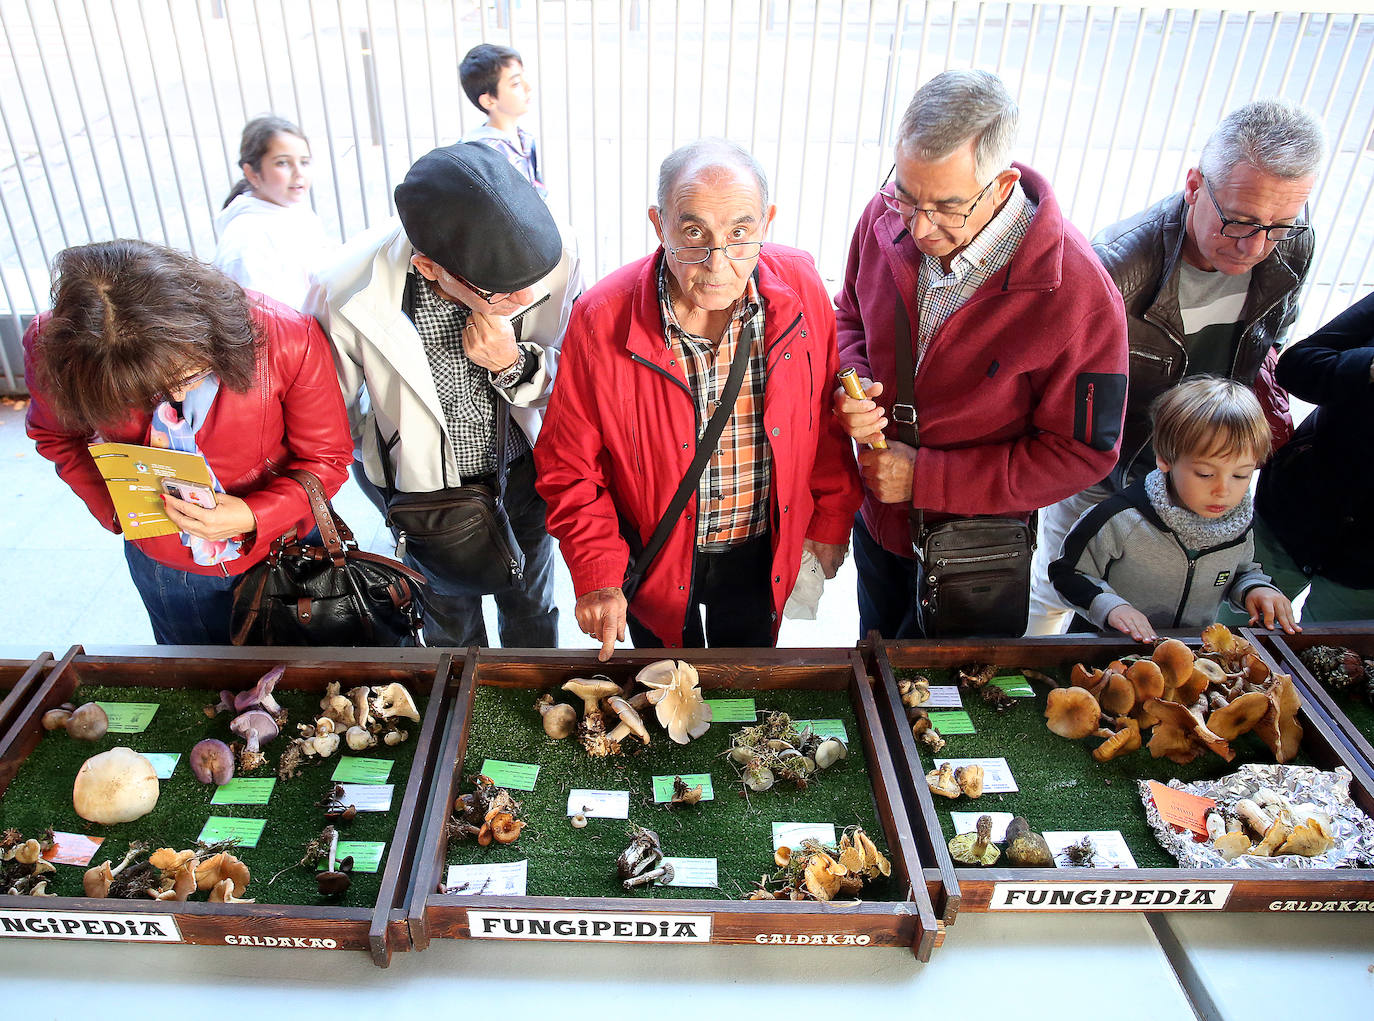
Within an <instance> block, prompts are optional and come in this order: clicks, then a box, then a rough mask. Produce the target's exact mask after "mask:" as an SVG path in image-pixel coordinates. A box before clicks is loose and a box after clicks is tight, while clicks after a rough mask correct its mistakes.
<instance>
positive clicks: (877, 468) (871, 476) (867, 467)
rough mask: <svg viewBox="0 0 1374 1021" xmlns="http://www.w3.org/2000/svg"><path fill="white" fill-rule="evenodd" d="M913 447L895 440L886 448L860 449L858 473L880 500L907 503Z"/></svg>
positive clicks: (881, 501)
mask: <svg viewBox="0 0 1374 1021" xmlns="http://www.w3.org/2000/svg"><path fill="white" fill-rule="evenodd" d="M915 467H916V448H915V447H908V446H907V445H906V444H905V443H898V442H897V441H896V440H888V441H887V449H886V450H861V451H859V474H860V475H862V476H863V480H864V485H865V486H867V487H868V491H869V492H870V493H872V494H873V495H874V497H876V498H877V500H878V502H879V503H910V502H911V494H912V478H913V475H914V473H915Z"/></svg>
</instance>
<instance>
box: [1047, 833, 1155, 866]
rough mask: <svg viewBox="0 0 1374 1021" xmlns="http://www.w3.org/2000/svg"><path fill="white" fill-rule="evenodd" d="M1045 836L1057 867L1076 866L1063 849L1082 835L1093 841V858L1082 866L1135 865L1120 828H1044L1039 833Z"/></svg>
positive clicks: (1074, 842) (1076, 841) (1081, 837)
mask: <svg viewBox="0 0 1374 1021" xmlns="http://www.w3.org/2000/svg"><path fill="white" fill-rule="evenodd" d="M1041 836H1043V837H1044V838H1045V843H1047V844H1049V845H1050V853H1051V854H1053V855H1054V864H1055V865H1057V866H1058V867H1059V868H1077V867H1078V866H1073V865H1070V864H1069V860H1068V858H1067V857H1065V855H1064V849H1065V848H1067V847H1068V846H1069V845H1070V844H1076V843H1078V842H1079V841H1080V840H1082V839H1083V838H1084V837H1088V838H1089V839H1090V840H1092V842H1093V860H1092V862H1091V863H1090V864H1088V865H1086V866H1084V867H1086V868H1092V869H1133V868H1135V867H1136V865H1135V858H1133V857H1131V849H1130V848H1129V847H1127V846H1126V838H1125V837H1123V836H1122V835H1121V831H1120V830H1046V831H1045V832H1044V833H1042V834H1041Z"/></svg>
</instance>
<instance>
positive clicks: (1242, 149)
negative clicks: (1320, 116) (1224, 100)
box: [1198, 99, 1325, 184]
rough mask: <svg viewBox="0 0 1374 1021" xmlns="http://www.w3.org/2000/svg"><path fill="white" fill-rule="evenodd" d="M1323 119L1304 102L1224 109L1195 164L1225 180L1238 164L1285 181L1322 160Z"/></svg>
mask: <svg viewBox="0 0 1374 1021" xmlns="http://www.w3.org/2000/svg"><path fill="white" fill-rule="evenodd" d="M1324 148H1325V145H1324V141H1323V136H1322V129H1321V125H1320V124H1318V123H1317V119H1316V118H1315V117H1313V116H1312V115H1311V114H1310V113H1308V112H1307V111H1306V110H1304V109H1303V108H1302V107H1300V106H1297V105H1295V104H1293V103H1285V102H1282V101H1280V100H1276V99H1261V100H1257V101H1256V102H1254V103H1247V104H1246V105H1245V106H1242V107H1240V108H1239V109H1236V110H1232V111H1231V112H1230V113H1228V114H1227V115H1226V117H1225V118H1224V119H1223V120H1222V122H1221V123H1220V124H1218V125H1217V127H1216V130H1215V131H1213V132H1212V134H1211V137H1209V138H1208V139H1207V142H1206V144H1205V145H1203V147H1202V155H1201V157H1199V159H1198V169H1199V170H1201V171H1202V175H1203V176H1204V177H1206V178H1207V179H1208V180H1209V181H1212V182H1213V183H1214V184H1225V183H1226V182H1227V181H1228V180H1229V179H1230V177H1231V171H1232V170H1233V169H1234V168H1235V167H1236V165H1237V164H1240V163H1247V164H1249V165H1250V166H1252V167H1254V168H1255V169H1256V170H1258V171H1260V172H1261V173H1265V174H1268V175H1270V176H1271V177H1277V178H1281V179H1282V180H1285V181H1292V180H1297V179H1298V178H1303V177H1310V176H1312V175H1313V174H1315V173H1316V172H1317V171H1318V170H1319V169H1320V168H1321V163H1322V154H1323V150H1324Z"/></svg>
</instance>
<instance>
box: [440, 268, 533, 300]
mask: <svg viewBox="0 0 1374 1021" xmlns="http://www.w3.org/2000/svg"><path fill="white" fill-rule="evenodd" d="M446 272H447V273H448V275H449V276H451V277H453V279H454V280H457V281H458V282H459V283H460V284H462V285H463V286H464V287H466V288H467V289H468V290H469V291H471V292H472V293H473V294H475V295H477V297H479V298H481V299H482V300H483V301H485V302H486V303H487V304H488V305H499V304H500V303H501V302H503V301H505V300H506V299H507V298H509V297H510V296H511V295H512V294H515V293H516V292H515V291H488V290H485V289H484V288H481V287H478V286H477V285H476V284H474V283H473V282H472V281H471V280H469V279H468V278H467V277H465V276H459V275H458V274H457V273H455V272H453V270H447V271H446Z"/></svg>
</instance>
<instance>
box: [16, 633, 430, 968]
mask: <svg viewBox="0 0 1374 1021" xmlns="http://www.w3.org/2000/svg"><path fill="white" fill-rule="evenodd" d="M120 651H121V652H125V653H127V654H121V655H109V656H107V655H87V654H85V652H84V650H83V648H82V647H81V646H79V645H78V646H74V647H73V648H72V649H71V651H69V652H68V653H67V654H66V655H65V656H64V657H63V658H62V660H61V661H60V662H59V663H58V664H57V665H56V666H55V667H54V668H53V670H52V672H51V673H50V674H49V675H48V678H47V680H46V681H45V682H44V683H43V684H41V685H39V686H37V688H36V691H35V693H34V694H33V696H32V698H31V699H30V700H29V702H28V704H27V706H26V707H25V710H24V712H23V713H22V714H21V715H20V716H19V717H18V718H17V719H16V721H15V722H14V723H13V724H12V725H11V727H10V728H9V730H8V732H7V733H5V734H4V736H3V738H0V797H3V795H4V791H5V790H6V788H8V786H9V784H10V781H11V780H13V779H14V776H15V774H16V773H17V772H18V770H19V768H20V766H21V765H22V764H23V762H24V760H25V759H26V758H27V757H28V756H29V754H30V753H32V751H33V750H34V748H35V747H37V745H38V743H39V741H41V740H42V739H43V734H44V731H43V726H42V716H43V713H44V712H46V711H47V710H48V709H51V708H53V707H55V706H58V705H60V704H62V703H63V702H65V701H68V700H69V699H70V698H71V695H72V693H73V691H75V689H76V688H77V687H78V686H80V685H82V684H99V685H119V686H130V687H133V686H142V687H153V688H187V687H190V688H204V689H205V690H206V694H207V701H210V702H212V701H214V700H215V699H217V697H218V692H219V690H220V689H221V688H229V689H231V690H234V691H242V690H246V689H247V688H249V687H251V686H252V685H253V684H254V683H255V682H256V681H257V679H258V678H259V677H261V676H262V675H263V674H264V673H266V672H267V671H268V670H269V669H271V668H272V667H273V666H275V665H277V664H279V663H286V664H287V671H286V676H285V677H284V678H283V680H282V684H281V687H282V689H286V690H292V689H294V690H305V691H312V692H313V691H319V692H323V691H324V689H325V686H326V685H327V684H328V683H329V682H330V681H338V682H340V684H341V686H342V687H343V689H344V690H347V689H348V688H350V687H353V686H355V685H358V684H386V683H390V682H391V681H400V682H401V683H403V684H405V685H406V686H407V687H408V688H410V689H411V691H413V692H414V693H415V694H416V696H417V699H418V698H419V697H422V696H424V695H426V694H427V695H428V697H429V702H428V704H427V706H426V711H425V714H424V719H423V722H422V724H421V727H420V730H419V733H418V734H416V735H415V736H414V737H413V738H412V740H414V741H415V742H416V749H415V756H414V759H413V760H412V763H411V769H410V775H409V777H408V779H407V781H406V785H405V791H404V795H403V797H402V799H401V801H400V804H399V808H398V809H397V810H396V811H397V823H396V829H395V833H394V836H393V838H392V840H391V841H390V842H389V847H388V849H387V858H386V865H385V868H384V871H383V874H382V883H381V889H380V891H379V893H378V896H377V901H376V903H375V904H374V905H373V906H371V907H342V906H341V907H325V906H313V905H282V904H269V903H255V904H210V903H206V902H198V901H193V902H180V903H179V902H176V901H167V902H158V901H152V900H146V901H135V900H116V899H109V898H104V899H95V898H87V897H61V898H53V897H4V898H0V916H5V917H7V918H14V919H21V920H22V919H24V918H26V917H28V918H32V917H36V916H37V915H38V913H41V919H43V920H49V919H57V924H55V925H54V924H53V923H51V922H48V923H46V924H44V925H41V926H39V928H40V929H42V930H45V931H41V932H34V931H30V932H27V933H25V935H24V937H23V938H55V939H63V938H93V939H106V940H112V941H116V942H131V941H141V942H160V943H193V944H199V945H206V946H231V945H232V946H256V947H269V948H274V949H275V948H281V947H294V948H303V949H316V950H367V951H369V952H370V953H371V956H372V959H373V961H374V962H376V964H377V965H378V966H380V967H386V965H387V964H388V963H390V960H391V954H392V952H393V951H395V950H408V949H409V948H410V938H409V933H408V931H407V928H406V924H405V918H404V915H403V914H402V912H401V910H400V907H401V905H402V903H403V898H404V894H405V886H404V884H403V880H404V878H405V877H406V875H408V873H409V870H410V866H411V861H412V856H413V855H414V852H415V841H416V837H417V831H418V824H419V822H420V820H421V819H422V817H423V811H422V806H423V804H424V797H425V794H426V792H427V791H428V789H429V781H430V780H431V778H432V776H431V774H432V772H433V761H434V760H433V752H434V747H433V746H434V745H435V744H436V743H437V738H438V736H439V734H440V726H439V721H440V720H441V719H442V718H443V713H444V709H445V708H446V704H447V703H446V699H445V690H446V686H447V683H448V674H449V669H450V664H451V658H450V657H449V656H447V655H440V654H439V653H438V652H436V651H434V650H426V649H404V650H402V649H386V650H380V649H356V650H355V649H282V648H273V649H265V648H256V649H249V648H243V649H235V648H218V647H203V648H189V647H176V646H160V647H154V648H140V649H136V650H135V649H121V650H120ZM397 793H398V794H399V793H400V792H399V791H398V792H397ZM254 889H256V890H257V896H258V897H259V898H262V897H264V896H265V895H266V894H267V891H268V890H269V888H268V887H266V886H265V885H263V886H260V887H255V888H253V889H250V893H252V892H254ZM58 928H63V929H65V930H66V931H64V932H55V931H51V930H55V929H58ZM73 929H74V930H75V933H76V935H71V931H72V930H73ZM0 935H13V933H9V932H6V931H4V929H3V928H0Z"/></svg>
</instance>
